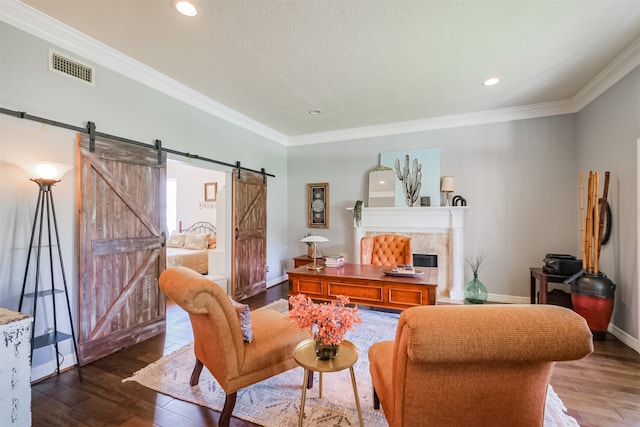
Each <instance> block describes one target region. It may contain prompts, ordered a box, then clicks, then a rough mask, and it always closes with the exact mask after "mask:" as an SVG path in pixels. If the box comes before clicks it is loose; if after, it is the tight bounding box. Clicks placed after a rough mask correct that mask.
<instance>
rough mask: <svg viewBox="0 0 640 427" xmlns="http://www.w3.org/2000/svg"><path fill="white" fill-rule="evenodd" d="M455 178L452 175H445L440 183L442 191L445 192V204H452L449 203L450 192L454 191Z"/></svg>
mask: <svg viewBox="0 0 640 427" xmlns="http://www.w3.org/2000/svg"><path fill="white" fill-rule="evenodd" d="M454 183H455V178H454V177H452V176H443V177H442V181H441V184H440V191H442V192H443V193H444V199H445V206H451V204H450V203H449V194H451V193H453V186H454Z"/></svg>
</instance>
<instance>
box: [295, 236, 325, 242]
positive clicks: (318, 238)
mask: <svg viewBox="0 0 640 427" xmlns="http://www.w3.org/2000/svg"><path fill="white" fill-rule="evenodd" d="M300 241H301V242H305V243H320V242H328V241H329V239H327V238H326V237H322V236H307V237H305V238H304V239H302V240H300Z"/></svg>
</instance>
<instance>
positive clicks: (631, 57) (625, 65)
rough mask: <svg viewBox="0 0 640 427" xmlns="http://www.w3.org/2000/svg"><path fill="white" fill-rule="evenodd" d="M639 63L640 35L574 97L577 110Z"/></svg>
mask: <svg viewBox="0 0 640 427" xmlns="http://www.w3.org/2000/svg"><path fill="white" fill-rule="evenodd" d="M638 65H640V37H638V38H637V39H635V40H634V41H633V42H631V44H630V45H629V46H627V47H626V48H625V49H624V50H623V51H622V53H620V55H618V56H617V57H616V58H615V59H614V60H613V61H611V63H610V64H609V65H607V66H606V67H605V68H604V69H603V70H602V71H600V72H599V73H598V74H597V75H596V76H595V77H594V78H593V79H591V81H590V82H589V83H587V85H586V86H585V87H583V88H582V89H581V90H580V91H579V92H578V93H577V94H576V95H575V96H574V97H573V102H574V104H575V105H576V111H580V110H582V109H583V108H584V107H586V106H587V105H589V104H590V103H591V102H592V101H593V100H594V99H596V98H597V97H599V96H600V95H602V94H603V93H604V92H605V91H606V90H607V89H609V88H610V87H611V86H613V85H614V84H616V83H617V82H618V81H620V80H621V79H622V78H623V77H624V76H626V75H627V74H629V73H630V72H631V71H632V70H633V69H634V68H636V67H637V66H638Z"/></svg>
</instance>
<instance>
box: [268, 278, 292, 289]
mask: <svg viewBox="0 0 640 427" xmlns="http://www.w3.org/2000/svg"><path fill="white" fill-rule="evenodd" d="M287 280H289V276H286V275H285V276H280V277H277V278H275V279H271V280H267V288H270V287H272V286H275V285H279V284H280V283H282V282H285V281H287Z"/></svg>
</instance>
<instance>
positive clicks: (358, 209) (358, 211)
mask: <svg viewBox="0 0 640 427" xmlns="http://www.w3.org/2000/svg"><path fill="white" fill-rule="evenodd" d="M353 220H354V221H355V223H356V227H360V225H361V224H362V200H356V204H355V206H354V207H353Z"/></svg>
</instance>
